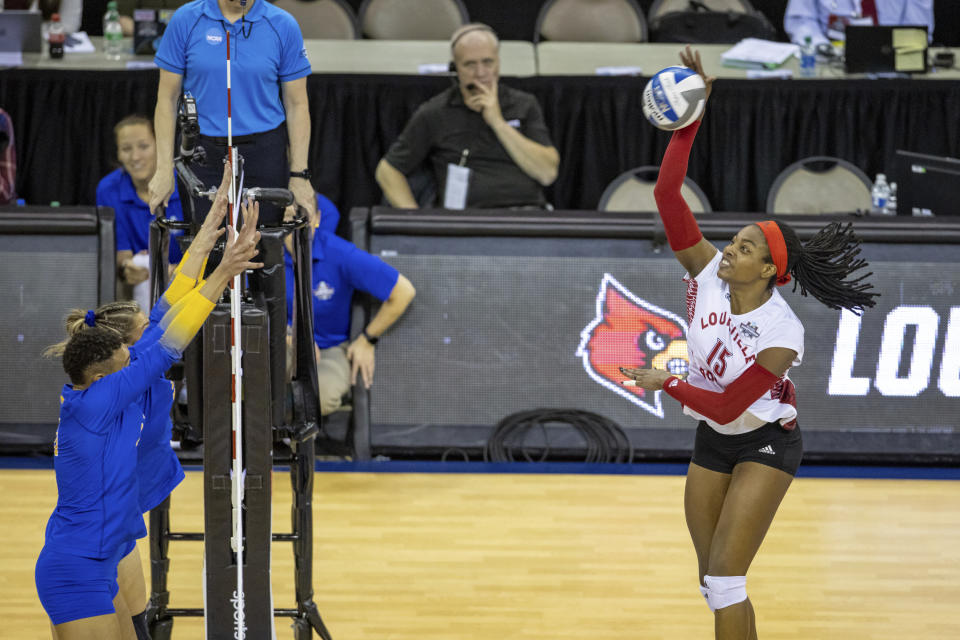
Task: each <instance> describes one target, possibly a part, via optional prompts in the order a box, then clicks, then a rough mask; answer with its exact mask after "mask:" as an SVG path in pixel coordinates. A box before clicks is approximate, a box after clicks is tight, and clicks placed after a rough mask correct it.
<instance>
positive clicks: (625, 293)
mask: <svg viewBox="0 0 960 640" xmlns="http://www.w3.org/2000/svg"><path fill="white" fill-rule="evenodd" d="M596 309H597V315H596V317H595V318H594V319H593V320H591V321H590V324H588V325H587V326H586V327H584V328H583V331H581V332H580V346H579V347H577V356H578V357H580V358H582V359H583V368H584V370H585V371H586V372H587V374H588V375H589V376H590V377H591V378H593V379H594V381H596V382H597V383H598V384H601V385H603V386H604V387H606V388H607V389H609V390H610V391H613V392H614V393H616V394H618V395H620V396H622V397H624V398H626V399H627V400H629V401H630V402H632V403H634V404H636V405H637V406H639V407H642V408H643V409H645V410H647V411H649V412H650V413H652V414H653V415H655V416H657V417H658V418H662V417H663V407H662V405H661V404H660V392H659V391H656V392H654V393H653V394H650V393H649V392H647V391H646V390H645V389H642V388H640V387H625V386H623V384H622V381H623V380H625V379H626V378H625V376H624V375H623V374H622V373H620V367H630V368H641V367H650V366H653V367H656V368H658V369H665V370H667V371H670V372H671V373H675V374H678V375H686V374H687V369H688V367H689V360H688V357H687V341H686V340H685V338H684V336H686V333H687V323H686V321H684V320H683V318H681V317H680V316H678V315H677V314H675V313H671V312H669V311H667V310H666V309H661V308H660V307H658V306H656V305H653V304H650V303H649V302H647V301H646V300H642V299H641V298H638V297H637V296H636V295H634V294H633V292H631V291H630V290H629V289H627V288H626V287H624V286H623V285H622V284H620V283H619V282H617V280H616V279H615V278H614V277H613V276H611V275H610V274H609V273H605V274H604V275H603V281H602V282H601V283H600V290H599V291H598V292H597V303H596ZM651 395H652V398H651V397H650V396H651Z"/></svg>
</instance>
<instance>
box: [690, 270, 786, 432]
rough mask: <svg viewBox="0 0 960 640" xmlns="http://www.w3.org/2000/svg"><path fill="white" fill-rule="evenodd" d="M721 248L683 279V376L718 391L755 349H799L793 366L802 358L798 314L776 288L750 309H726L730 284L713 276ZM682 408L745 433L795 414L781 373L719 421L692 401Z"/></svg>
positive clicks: (739, 372) (726, 428)
mask: <svg viewBox="0 0 960 640" xmlns="http://www.w3.org/2000/svg"><path fill="white" fill-rule="evenodd" d="M721 257H722V254H721V253H720V252H717V255H715V256H714V257H713V260H711V261H710V263H709V264H707V266H706V267H704V268H703V271H701V272H700V273H699V275H697V277H696V278H691V277H690V274H689V273H688V274H687V275H686V276H685V277H684V280H685V281H686V283H687V320H688V321H689V323H690V330H689V331H688V332H687V351H688V353H689V358H690V374H689V376H688V377H687V382H689V383H690V384H692V385H694V386H695V387H699V388H701V389H706V390H708V391H715V392H722V391H723V390H724V389H726V388H727V385H728V384H730V383H731V382H733V381H734V380H736V379H737V378H739V377H740V376H741V375H743V372H744V371H746V370H747V368H748V367H750V366H752V365H753V364H754V363H755V362H756V359H757V354H758V353H759V352H761V351H763V350H764V349H768V348H770V347H783V348H785V349H792V350H793V351H796V352H797V357H796V359H794V361H793V362H792V363H791V366H796V365H798V364H800V361H801V360H802V359H803V325H802V324H801V323H800V319H799V318H797V316H796V314H794V313H793V310H792V309H791V308H790V306H789V305H788V304H787V301H786V300H784V299H783V296H781V295H780V293H779V292H778V291H777V290H776V289H774V291H773V294H772V295H771V296H770V299H769V300H767V301H766V302H764V303H763V304H762V305H760V306H759V307H757V308H756V309H754V310H753V311H750V312H747V313H743V314H740V315H734V314H733V313H732V312H731V311H730V286H729V285H728V284H727V283H726V282H724V281H723V280H721V279H720V278H719V277H718V276H717V269H718V268H719V267H720V259H721ZM683 412H684V413H686V414H687V415H690V416H693V417H694V418H696V419H698V420H706V421H707V424H709V425H710V426H711V427H713V428H714V429H716V430H717V431H719V432H720V433H725V434H736V433H745V432H747V431H752V430H754V429H757V428H758V427H761V426H763V425H764V424H766V423H768V422H774V421H779V422H780V423H781V424H788V423H790V422H791V421H793V420H794V419H795V418H796V417H797V408H796V395H795V393H794V388H793V383H792V382H791V381H790V379H789V378H788V377H787V376H786V374H784V376H783V377H782V378H781V379H780V381H779V382H778V383H777V384H776V385H775V386H774V388H773V389H771V390H770V391H769V392H767V393H764V394H763V395H762V396H761V397H760V398H759V399H758V400H757V401H756V402H754V403H753V404H751V405H750V406H749V407H748V408H747V410H746V411H744V412H743V413H742V414H741V415H740V416H739V417H737V418H736V419H735V420H734V421H733V422H730V423H727V424H723V425H721V424H718V423H716V422H714V421H713V420H710V419H709V418H707V417H706V416H703V415H700V414H699V413H697V412H696V411H694V410H693V409H691V408H690V407H687V406H684V408H683Z"/></svg>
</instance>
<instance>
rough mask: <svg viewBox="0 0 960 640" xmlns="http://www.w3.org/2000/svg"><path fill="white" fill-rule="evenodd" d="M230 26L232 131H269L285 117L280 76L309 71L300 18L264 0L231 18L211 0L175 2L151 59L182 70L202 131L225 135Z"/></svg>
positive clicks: (239, 133)
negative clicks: (176, 4) (195, 101)
mask: <svg viewBox="0 0 960 640" xmlns="http://www.w3.org/2000/svg"><path fill="white" fill-rule="evenodd" d="M228 30H229V32H230V49H231V50H230V76H231V92H232V95H231V102H232V107H233V109H232V110H233V113H232V118H233V135H235V136H242V135H249V134H252V133H261V132H263V131H271V130H273V129H276V128H277V127H279V126H280V125H281V124H283V122H284V120H285V119H286V116H285V114H284V111H283V103H282V102H281V98H280V83H281V82H290V81H291V80H296V79H298V78H302V77H304V76H307V75H310V72H311V69H310V61H309V60H308V59H307V50H306V49H305V48H304V46H303V35H302V34H301V33H300V25H298V24H297V21H296V20H295V19H294V18H293V16H291V15H290V14H289V13H287V12H286V11H284V10H283V9H279V8H277V7H275V6H274V5H272V4H271V3H270V2H268V1H267V0H256V1H255V2H253V6H251V7H249V9H248V11H247V14H246V15H245V16H244V18H243V19H242V20H237V21H236V22H235V23H233V24H230V23H229V22H227V20H226V18H224V17H223V13H222V12H221V11H220V7H219V5H218V4H217V0H193V2H190V3H187V4H185V5H183V6H182V7H180V8H179V9H177V11H176V12H175V13H174V14H173V17H172V18H170V23H169V24H168V25H167V27H166V29H165V30H164V32H163V38H162V39H161V40H160V48H159V49H158V50H157V55H156V57H155V58H154V61H155V62H156V63H157V66H158V67H160V68H161V69H165V70H167V71H170V72H172V73H176V74H179V75H181V76H183V89H184V90H185V91H189V92H190V93H191V94H193V97H194V98H196V100H197V113H198V115H199V119H200V132H201V133H202V134H204V135H208V136H225V135H227V66H226V64H227V51H226V41H227V38H226V33H227V31H228Z"/></svg>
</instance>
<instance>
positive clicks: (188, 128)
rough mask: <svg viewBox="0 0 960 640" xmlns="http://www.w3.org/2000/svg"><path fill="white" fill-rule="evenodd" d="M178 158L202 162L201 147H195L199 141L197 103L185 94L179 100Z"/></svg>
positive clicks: (202, 151)
mask: <svg viewBox="0 0 960 640" xmlns="http://www.w3.org/2000/svg"><path fill="white" fill-rule="evenodd" d="M177 123H178V124H179V125H180V157H181V158H182V159H183V160H184V161H186V162H203V160H204V156H205V153H204V150H203V147H199V148H198V147H197V141H198V140H199V139H200V120H199V118H198V117H197V101H196V100H195V99H194V97H193V96H192V95H191V94H190V93H189V92H186V93H184V94H183V97H182V98H181V100H180V114H179V116H178V118H177Z"/></svg>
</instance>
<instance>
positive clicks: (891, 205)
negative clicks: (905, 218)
mask: <svg viewBox="0 0 960 640" xmlns="http://www.w3.org/2000/svg"><path fill="white" fill-rule="evenodd" d="M883 213H884V214H885V215H888V216H895V215H897V183H896V182H891V183H890V195H888V196H887V202H886V204H884V205H883Z"/></svg>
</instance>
